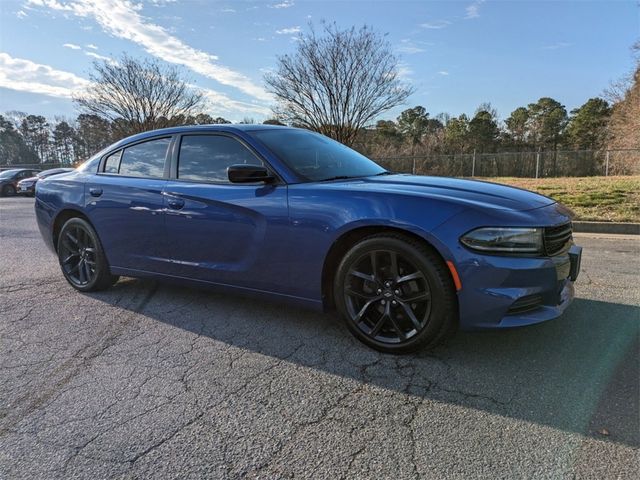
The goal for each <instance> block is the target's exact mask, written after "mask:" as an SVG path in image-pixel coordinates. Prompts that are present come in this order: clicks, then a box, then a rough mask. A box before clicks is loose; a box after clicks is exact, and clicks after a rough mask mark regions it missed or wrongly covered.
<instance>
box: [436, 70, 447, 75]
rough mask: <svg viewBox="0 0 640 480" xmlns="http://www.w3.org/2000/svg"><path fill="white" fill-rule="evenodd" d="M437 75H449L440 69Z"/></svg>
mask: <svg viewBox="0 0 640 480" xmlns="http://www.w3.org/2000/svg"><path fill="white" fill-rule="evenodd" d="M438 75H445V76H446V75H449V72H447V71H446V70H440V71H439V72H438Z"/></svg>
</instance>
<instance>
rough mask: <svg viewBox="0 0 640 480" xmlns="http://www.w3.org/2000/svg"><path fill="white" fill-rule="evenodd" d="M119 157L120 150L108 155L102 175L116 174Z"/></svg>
mask: <svg viewBox="0 0 640 480" xmlns="http://www.w3.org/2000/svg"><path fill="white" fill-rule="evenodd" d="M121 156H122V150H118V151H117V152H116V153H112V154H111V155H109V156H108V157H107V159H106V160H105V162H104V173H118V170H119V169H120V157H121Z"/></svg>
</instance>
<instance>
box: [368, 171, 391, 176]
mask: <svg viewBox="0 0 640 480" xmlns="http://www.w3.org/2000/svg"><path fill="white" fill-rule="evenodd" d="M380 175H395V173H394V172H389V171H388V170H385V171H384V172H380V173H376V174H375V175H373V176H374V177H379V176H380Z"/></svg>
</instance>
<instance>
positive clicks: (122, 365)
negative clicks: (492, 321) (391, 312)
mask: <svg viewBox="0 0 640 480" xmlns="http://www.w3.org/2000/svg"><path fill="white" fill-rule="evenodd" d="M578 243H579V244H582V245H583V246H584V247H585V255H584V259H583V270H582V274H581V277H580V279H579V280H578V282H577V284H576V289H577V297H578V298H577V299H576V300H575V302H574V304H573V305H572V306H571V307H570V308H569V309H568V310H567V312H566V313H565V315H564V316H563V317H562V318H560V319H558V320H555V321H552V322H547V323H546V324H543V325H538V326H535V327H529V328H525V329H519V330H511V331H505V332H496V333H459V334H458V335H457V336H456V337H455V338H454V339H453V340H452V341H451V342H450V343H449V344H448V345H446V346H444V347H440V348H439V349H437V350H436V351H432V352H422V353H419V354H415V355H410V356H402V357H394V356H388V355H383V354H380V353H377V352H374V351H372V350H369V349H367V348H366V347H364V346H362V345H361V344H359V343H358V342H357V341H356V340H354V339H353V338H352V337H351V335H350V334H349V333H348V331H347V330H346V328H345V327H343V326H342V324H341V323H340V322H339V321H338V320H337V319H336V318H334V316H332V315H330V314H318V313H314V312H308V311H304V310H299V309H295V308H290V307H287V306H282V305H278V304H271V303H268V302H263V301H256V300H253V299H247V298H243V297H234V296H229V295H221V294H218V293H215V292H212V291H206V290H192V289H186V288H182V287H176V286H173V285H168V284H158V283H154V282H149V281H141V280H134V279H122V280H121V281H120V282H119V283H118V284H117V285H116V286H115V287H114V288H113V289H111V290H109V291H107V292H102V293H96V294H80V293H78V292H75V291H74V290H73V289H72V288H71V287H70V286H68V285H67V283H66V282H65V281H64V279H63V277H62V275H61V274H60V273H59V270H58V265H57V261H56V259H55V257H54V256H53V255H52V254H51V253H50V252H49V251H48V250H46V248H45V246H44V243H43V242H42V240H41V238H40V235H39V232H38V230H37V227H36V225H35V219H34V214H33V199H26V198H0V272H1V273H0V478H2V479H12V478H28V479H33V478H43V479H44V478H46V479H50V478H65V479H67V478H91V479H93V478H107V477H116V478H154V479H160V478H216V479H218V478H220V479H222V478H238V477H245V478H293V477H296V478H330V479H337V478H394V479H395V478H461V479H462V478H464V479H467V478H487V479H497V478H509V479H511V478H550V479H551V478H553V479H558V478H597V479H603V478H637V476H636V475H637V472H638V471H639V469H640V460H639V446H640V433H639V432H640V413H639V412H640V405H639V401H638V397H639V391H640V385H639V383H640V380H639V378H640V373H639V348H640V347H639V344H638V337H639V325H640V310H639V309H638V307H637V306H638V304H639V303H640V288H639V287H638V279H639V277H638V272H639V271H640V241H639V240H638V239H632V238H630V237H617V238H615V237H607V236H584V235H581V236H579V237H578Z"/></svg>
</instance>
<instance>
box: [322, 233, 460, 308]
mask: <svg viewBox="0 0 640 480" xmlns="http://www.w3.org/2000/svg"><path fill="white" fill-rule="evenodd" d="M379 233H390V234H400V235H404V236H406V237H409V238H411V239H413V240H416V241H418V242H420V243H421V244H422V245H424V246H425V247H427V248H428V249H430V250H431V251H433V252H434V254H435V255H436V256H437V257H438V258H439V259H440V260H441V261H442V264H443V265H446V260H447V258H446V256H447V255H446V254H443V253H442V252H441V251H440V249H439V248H437V247H436V246H435V245H434V243H435V242H433V241H430V240H428V239H427V238H425V237H424V236H422V235H419V234H418V233H416V232H415V231H412V230H410V229H407V228H401V227H395V226H386V225H368V226H359V227H356V228H353V229H351V230H348V231H346V232H343V233H342V234H341V235H340V236H339V237H338V238H337V239H336V240H335V241H334V242H333V244H332V245H331V247H330V248H329V251H328V253H327V255H326V257H325V260H324V264H323V266H322V279H321V287H322V303H323V308H324V310H325V311H326V310H332V309H333V308H335V301H334V298H333V279H334V277H335V275H336V270H337V268H338V265H339V264H340V261H341V260H342V258H343V257H344V255H345V254H346V253H347V252H348V251H349V249H350V248H352V247H353V246H354V245H355V244H357V243H358V242H359V241H360V240H362V239H364V238H366V237H368V236H370V235H375V234H379ZM452 282H453V278H452Z"/></svg>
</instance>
